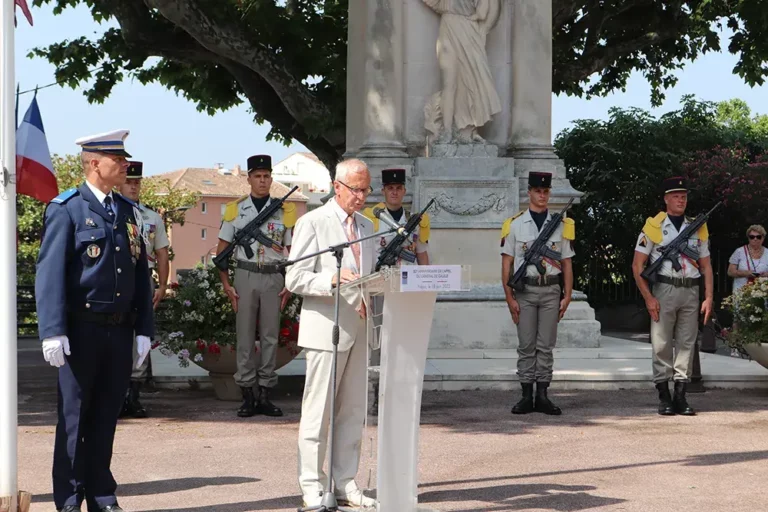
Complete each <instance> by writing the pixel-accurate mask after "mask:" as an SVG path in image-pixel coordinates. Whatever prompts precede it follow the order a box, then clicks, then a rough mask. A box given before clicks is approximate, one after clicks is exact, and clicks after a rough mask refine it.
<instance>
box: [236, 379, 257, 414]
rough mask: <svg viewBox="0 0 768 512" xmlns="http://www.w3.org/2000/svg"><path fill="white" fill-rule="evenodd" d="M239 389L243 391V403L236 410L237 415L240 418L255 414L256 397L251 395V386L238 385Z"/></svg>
mask: <svg viewBox="0 0 768 512" xmlns="http://www.w3.org/2000/svg"><path fill="white" fill-rule="evenodd" d="M240 391H242V393H243V403H242V405H241V406H240V408H239V409H238V410H237V415H238V416H240V417H241V418H250V417H251V416H253V415H254V414H256V398H255V397H254V396H253V388H245V387H242V386H240Z"/></svg>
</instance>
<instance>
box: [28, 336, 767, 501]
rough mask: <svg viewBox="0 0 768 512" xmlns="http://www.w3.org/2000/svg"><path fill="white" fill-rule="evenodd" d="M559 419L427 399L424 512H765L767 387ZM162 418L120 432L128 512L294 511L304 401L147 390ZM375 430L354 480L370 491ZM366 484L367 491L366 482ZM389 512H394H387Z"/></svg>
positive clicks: (35, 366)
mask: <svg viewBox="0 0 768 512" xmlns="http://www.w3.org/2000/svg"><path fill="white" fill-rule="evenodd" d="M41 362H42V357H41V356H40V355H39V353H38V352H37V351H36V350H29V351H26V350H23V351H21V352H20V394H21V400H22V403H21V405H20V416H19V423H20V426H19V458H20V460H19V483H20V487H21V488H22V489H25V490H28V491H30V492H32V493H34V495H35V497H34V502H33V505H32V512H42V511H52V510H53V509H54V508H53V503H52V497H51V494H50V466H51V453H52V446H53V430H54V424H55V417H54V414H53V411H54V407H55V388H54V385H53V379H54V377H55V371H54V370H53V369H52V368H50V367H46V366H43V364H44V363H43V364H41ZM553 398H554V399H555V401H556V402H557V403H558V404H559V405H560V406H562V407H563V409H564V411H565V414H564V415H563V416H561V417H557V418H552V417H545V416H543V415H540V414H533V415H528V416H524V417H513V416H512V415H511V414H509V407H510V405H511V401H512V399H513V397H512V395H511V394H510V393H509V392H505V391H460V392H428V393H426V394H425V397H424V405H423V413H422V425H423V426H422V439H421V475H422V476H421V482H422V483H421V487H420V495H419V502H420V504H422V506H424V507H428V508H430V509H436V510H445V511H448V510H455V511H458V510H461V511H468V512H469V511H489V512H490V511H513V510H514V511H517V510H524V511H582V510H600V511H619V510H621V511H638V512H640V511H642V512H647V511H652V512H653V511H662V510H675V511H676V512H686V511H697V512H698V511H700V510H707V512H717V511H726V510H727V511H729V512H734V511H735V512H741V511H758V510H766V509H767V508H768V506H766V503H768V486H767V485H766V479H768V472H767V471H766V468H768V390H715V391H709V392H707V393H706V394H703V395H692V396H691V397H690V398H691V403H692V405H694V406H695V407H697V409H698V410H699V411H700V415H699V416H697V417H694V418H683V417H671V418H666V417H660V416H657V415H656V414H655V413H654V411H655V406H656V404H655V397H654V395H653V393H652V392H651V390H648V391H639V390H625V391H561V392H554V393H553ZM144 401H145V404H146V405H147V406H148V408H149V409H150V412H151V413H152V415H153V417H152V418H151V419H147V420H128V421H123V422H121V424H120V425H119V430H118V434H117V440H116V443H115V455H114V462H113V468H114V473H115V476H116V478H117V480H118V481H119V482H120V483H121V486H120V488H119V494H120V496H121V498H120V501H121V504H122V505H123V506H124V507H126V510H128V511H131V512H138V511H142V512H157V511H187V512H203V511H205V512H248V511H257V510H258V511H266V510H280V511H288V510H294V509H295V507H296V505H297V504H298V502H299V496H298V492H297V484H296V434H297V426H298V423H297V422H298V413H299V406H300V401H299V395H298V389H297V387H296V383H293V385H292V389H291V390H290V393H289V394H288V395H286V394H285V393H283V395H282V396H279V397H278V398H277V399H276V402H279V404H280V405H281V406H282V407H283V409H284V411H285V412H286V416H285V417H284V418H282V419H276V420H275V419H267V418H260V417H256V418H251V419H248V420H240V419H238V418H236V417H235V415H234V408H235V407H236V405H237V404H233V403H226V402H219V401H216V400H215V399H214V398H213V397H212V392H209V391H161V392H159V393H156V394H153V395H147V396H146V398H145V399H144ZM374 438H375V429H374V428H373V427H369V428H368V430H367V432H366V435H365V442H364V445H365V450H364V451H365V452H366V453H365V455H364V461H363V464H362V467H361V472H360V475H359V477H358V482H359V484H360V485H361V486H368V485H370V487H374V485H375V473H374V472H373V470H372V469H371V468H372V466H371V459H370V457H369V448H370V446H371V445H373V446H375V442H374ZM369 479H370V482H371V483H370V484H369V483H368V482H369ZM388 512H389V511H388Z"/></svg>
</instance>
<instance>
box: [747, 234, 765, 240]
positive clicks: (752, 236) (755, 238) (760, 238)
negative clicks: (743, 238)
mask: <svg viewBox="0 0 768 512" xmlns="http://www.w3.org/2000/svg"><path fill="white" fill-rule="evenodd" d="M749 239H750V240H762V239H763V235H749Z"/></svg>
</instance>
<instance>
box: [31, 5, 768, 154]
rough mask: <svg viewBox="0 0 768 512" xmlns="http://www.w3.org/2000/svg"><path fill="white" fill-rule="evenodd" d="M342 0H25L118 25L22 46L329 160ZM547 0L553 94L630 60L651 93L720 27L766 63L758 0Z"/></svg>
mask: <svg viewBox="0 0 768 512" xmlns="http://www.w3.org/2000/svg"><path fill="white" fill-rule="evenodd" d="M348 1H349V0H34V4H35V5H42V4H51V5H53V6H54V10H55V12H56V13H60V12H61V11H62V10H63V9H65V8H67V7H73V6H76V5H78V4H84V5H87V6H88V7H89V8H90V10H91V13H92V15H93V18H94V20H95V21H97V22H102V21H105V20H114V21H115V22H116V23H117V25H118V27H117V28H110V29H108V30H106V31H105V32H103V34H100V35H98V36H96V37H94V38H90V37H87V36H85V35H83V36H82V37H79V38H76V39H73V40H67V41H61V42H59V43H56V44H52V45H50V46H48V47H45V48H38V49H35V50H34V52H33V54H34V55H37V56H41V57H44V58H46V59H48V60H49V61H50V62H51V63H53V64H55V65H56V66H57V71H56V78H57V80H62V81H63V83H64V84H66V85H69V86H71V87H73V88H75V87H79V86H82V85H84V84H85V83H90V84H91V85H90V86H89V88H87V90H86V91H85V95H86V96H87V98H88V100H89V101H91V102H103V101H104V100H105V99H106V98H107V97H108V96H109V95H110V93H111V91H112V89H113V88H114V86H115V85H116V84H117V83H119V82H120V81H122V80H124V79H126V78H136V79H138V80H139V81H141V82H142V83H149V82H157V83H160V84H162V85H163V86H165V87H167V88H168V89H170V90H173V91H175V92H177V93H178V94H180V95H182V96H184V97H185V98H187V99H189V100H190V101H192V102H194V103H195V104H196V105H197V108H198V109H199V110H200V111H202V112H206V113H209V114H212V113H214V112H217V111H220V110H226V109H228V108H231V107H233V106H235V105H239V104H243V103H245V104H247V105H248V106H249V107H250V110H251V112H252V113H253V116H254V121H255V122H257V123H261V122H263V121H268V122H269V123H270V124H271V125H272V129H271V131H270V133H269V136H268V138H269V139H275V140H279V141H283V142H285V143H290V142H291V141H293V140H297V141H299V142H301V143H302V144H304V145H305V146H306V147H307V148H309V149H310V150H311V151H313V152H314V153H315V154H316V155H317V156H318V157H319V158H320V159H321V160H322V161H323V162H324V163H325V164H326V166H328V168H329V169H330V168H332V165H333V164H334V163H335V162H336V161H338V159H340V158H341V155H342V154H343V153H344V151H345V122H346V119H345V110H346V100H345V97H346V63H347V52H346V44H347V43H346V41H347V8H348ZM552 2H553V6H552V23H553V84H554V92H555V93H565V94H569V95H578V96H583V95H586V96H588V97H589V96H592V95H604V94H607V93H609V92H611V91H614V90H616V89H623V88H624V87H625V86H626V83H627V79H628V78H629V76H630V74H631V73H632V72H633V71H638V72H640V73H642V74H644V75H645V77H646V78H647V80H648V81H649V83H650V84H651V86H652V98H651V99H652V101H653V103H654V104H659V103H660V102H661V101H662V99H663V97H664V90H665V89H667V88H669V87H671V86H673V85H674V84H675V83H676V80H677V79H676V77H675V73H676V72H678V71H679V70H680V69H682V67H683V66H684V65H685V63H686V62H688V61H691V60H694V59H696V58H697V57H699V56H700V55H701V54H702V53H704V52H707V51H717V50H720V49H721V48H720V36H719V32H718V31H719V29H721V28H725V27H727V29H728V30H729V33H730V34H731V35H730V41H729V44H728V48H727V49H728V51H730V52H731V53H734V54H737V55H738V56H739V60H738V63H737V64H736V66H735V68H734V69H733V72H734V73H737V74H738V75H739V76H741V77H742V78H743V79H744V80H745V81H746V82H747V83H749V84H751V85H755V84H762V83H763V81H764V80H765V77H766V76H767V75H768V67H767V66H765V65H764V62H765V61H768V9H764V6H763V5H761V4H762V3H763V1H762V0H600V1H597V0H552ZM94 68H97V70H96V71H95V72H93V73H92V69H94ZM91 79H93V81H92V83H91V82H90V81H91Z"/></svg>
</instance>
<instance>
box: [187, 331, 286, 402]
mask: <svg viewBox="0 0 768 512" xmlns="http://www.w3.org/2000/svg"><path fill="white" fill-rule="evenodd" d="M293 343H294V345H295V341H294V342H293ZM295 357H296V355H294V354H293V353H292V352H291V349H290V348H288V347H282V346H281V347H278V348H277V369H278V370H279V369H280V368H282V367H283V366H285V365H287V364H288V363H290V362H291V361H292V360H293V359H294V358H295ZM195 364H197V365H198V366H199V367H200V368H202V369H204V370H207V371H208V375H209V377H210V379H211V384H213V391H214V393H215V394H216V398H218V399H219V400H226V401H231V402H236V401H237V402H239V401H240V400H242V394H241V393H240V387H238V385H237V384H236V383H235V379H234V375H235V372H236V371H237V353H236V352H234V351H232V350H230V349H229V347H224V348H222V350H221V353H220V354H211V353H209V352H207V353H205V354H203V360H202V361H200V362H199V363H195Z"/></svg>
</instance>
